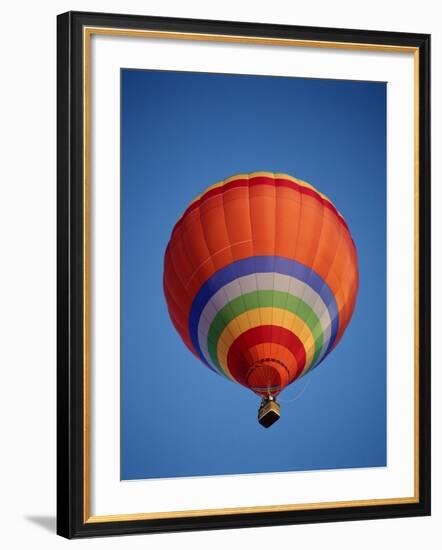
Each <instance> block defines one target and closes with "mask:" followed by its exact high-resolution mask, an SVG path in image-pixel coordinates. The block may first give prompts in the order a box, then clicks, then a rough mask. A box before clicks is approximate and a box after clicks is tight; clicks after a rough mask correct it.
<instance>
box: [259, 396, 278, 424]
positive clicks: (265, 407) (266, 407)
mask: <svg viewBox="0 0 442 550" xmlns="http://www.w3.org/2000/svg"><path fill="white" fill-rule="evenodd" d="M280 416H281V408H280V406H279V404H278V403H277V402H276V401H275V400H274V399H265V400H264V401H263V402H262V403H261V406H260V407H259V411H258V422H259V423H260V424H261V426H264V428H270V426H271V425H272V424H274V423H275V422H276V421H277V420H279V418H280Z"/></svg>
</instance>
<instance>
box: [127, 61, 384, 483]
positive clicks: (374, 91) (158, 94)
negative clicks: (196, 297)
mask: <svg viewBox="0 0 442 550" xmlns="http://www.w3.org/2000/svg"><path fill="white" fill-rule="evenodd" d="M121 90H122V100H121V117H122V129H121V140H122V169H121V465H122V466H121V477H122V479H141V478H163V477H182V476H198V475H222V474H241V473H254V472H277V471H295V470H316V469H332V468H356V467H375V466H384V465H385V464H386V362H385V361H386V85H385V84H384V83H368V82H353V81H337V80H319V79H318V80H317V79H297V78H281V77H262V76H238V75H220V74H205V73H184V72H167V71H139V70H129V69H124V70H122V72H121ZM255 171H271V172H286V173H289V174H291V175H293V176H295V177H297V178H300V179H303V180H306V181H308V182H310V183H311V184H312V185H314V186H315V187H317V188H318V189H319V190H320V191H321V192H323V193H324V194H326V195H327V196H328V197H329V198H330V199H331V200H332V201H333V202H334V204H335V205H336V206H337V208H338V209H339V210H340V212H341V213H342V214H343V215H344V217H345V219H346V221H347V223H348V225H349V227H350V230H351V232H352V235H353V238H354V240H355V243H356V246H357V249H358V255H359V269H360V289H359V295H358V300H357V304H356V309H355V313H354V316H353V320H352V321H351V323H350V325H349V327H348V329H347V331H346V333H345V335H344V337H343V339H342V340H341V342H340V344H339V345H338V346H337V347H336V348H335V350H334V351H333V352H332V353H331V354H330V355H329V356H328V357H327V358H326V359H325V361H324V362H323V363H322V364H321V366H320V367H319V368H317V369H315V370H314V371H313V372H312V373H311V374H310V375H308V376H305V377H304V378H302V379H301V380H300V381H298V382H296V383H295V384H293V385H291V386H289V387H288V388H286V390H285V391H284V392H283V393H282V394H281V399H280V402H281V413H282V416H281V420H280V421H278V422H277V423H276V424H274V425H273V426H272V427H271V428H270V429H268V430H265V429H263V428H262V427H261V426H260V425H259V424H258V422H257V419H256V415H257V409H258V405H259V399H258V398H257V397H256V396H255V395H254V394H252V393H251V392H249V391H247V390H246V389H245V388H243V387H241V386H239V385H235V384H233V383H232V382H229V381H228V380H226V379H223V378H221V377H220V376H217V375H216V374H214V373H213V372H211V371H210V370H208V369H207V368H205V367H204V366H203V365H202V363H200V362H199V361H198V360H197V359H196V358H195V357H194V356H193V355H192V354H191V353H190V352H189V351H188V350H187V348H186V347H185V346H184V344H183V343H182V342H181V339H180V337H179V335H178V334H177V333H176V332H175V329H174V328H173V326H172V323H171V322H170V320H169V317H168V313H167V307H166V303H165V299H164V296H163V290H162V274H163V257H164V251H165V248H166V245H167V242H168V239H169V236H170V232H171V230H172V227H173V225H174V223H175V222H176V220H177V219H178V218H179V216H180V215H181V214H182V212H183V211H184V209H185V208H186V206H187V205H188V204H189V202H190V201H191V200H192V199H193V198H194V197H195V196H196V195H197V194H199V193H201V191H202V190H204V188H205V187H207V186H209V185H210V184H212V183H214V182H216V181H218V180H220V179H224V178H226V177H229V176H231V175H233V174H235V173H240V172H255Z"/></svg>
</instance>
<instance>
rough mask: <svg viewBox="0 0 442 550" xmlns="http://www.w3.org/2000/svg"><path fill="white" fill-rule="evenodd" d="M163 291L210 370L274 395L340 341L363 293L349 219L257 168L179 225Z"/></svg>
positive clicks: (224, 186)
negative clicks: (346, 221) (359, 285)
mask: <svg viewBox="0 0 442 550" xmlns="http://www.w3.org/2000/svg"><path fill="white" fill-rule="evenodd" d="M163 282H164V292H165V296H166V301H167V305H168V309H169V314H170V317H171V319H172V322H173V324H174V326H175V328H176V330H177V331H178V333H179V334H180V336H181V338H182V339H183V341H184V342H185V344H186V345H187V347H188V348H189V349H190V351H191V352H192V353H194V354H195V355H196V356H197V357H198V358H199V359H200V360H201V361H202V362H203V363H204V364H205V365H206V366H207V367H208V368H210V369H211V370H213V371H214V372H216V373H218V374H219V375H221V376H224V377H226V378H228V379H230V380H232V381H234V382H237V383H239V384H242V385H243V386H245V387H247V388H249V389H251V390H252V391H253V392H255V393H257V394H258V395H261V396H276V395H278V394H279V393H280V392H281V391H282V390H283V389H284V388H285V387H286V386H287V385H288V384H291V383H292V382H294V381H295V380H296V379H297V378H299V377H300V376H302V375H304V374H306V373H307V372H308V371H309V370H311V369H312V368H314V367H316V366H317V365H318V364H319V363H320V362H321V361H322V360H323V359H324V358H325V357H326V356H327V354H329V353H330V352H331V350H332V349H333V348H334V347H335V346H336V344H337V343H338V342H339V340H340V338H341V337H342V335H343V333H344V331H345V329H346V327H347V325H348V323H349V322H350V319H351V316H352V313H353V309H354V306H355V301H356V295H357V290H358V266H357V253H356V248H355V245H354V242H353V239H352V237H351V234H350V231H349V229H348V227H347V224H346V223H345V221H344V219H343V217H342V215H341V214H340V213H339V212H338V211H337V209H336V208H335V206H334V205H333V204H332V202H331V201H330V200H329V199H328V198H327V197H325V196H324V195H323V194H321V193H320V192H319V191H317V190H316V189H314V188H313V187H312V186H311V185H309V184H308V183H306V182H303V181H301V180H298V179H295V178H293V177H291V176H289V175H287V174H273V173H269V172H257V173H253V174H241V175H237V176H233V177H231V178H229V179H226V180H224V181H221V182H218V183H216V184H215V185H213V186H211V187H209V188H208V189H206V191H204V193H202V194H201V195H200V196H198V197H197V198H196V199H195V200H194V201H193V202H192V203H191V204H190V205H189V206H188V208H187V210H186V211H185V212H184V214H183V215H182V217H181V218H180V219H179V220H178V222H177V223H176V225H175V227H174V229H173V231H172V234H171V238H170V241H169V243H168V246H167V249H166V253H165V260H164V280H163Z"/></svg>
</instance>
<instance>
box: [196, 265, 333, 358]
mask: <svg viewBox="0 0 442 550" xmlns="http://www.w3.org/2000/svg"><path fill="white" fill-rule="evenodd" d="M256 290H278V291H281V292H287V293H288V294H291V295H292V296H295V297H297V298H299V297H301V296H302V300H303V301H304V302H305V303H306V304H307V305H308V306H309V307H310V308H311V309H312V310H313V311H314V312H315V314H316V315H317V317H318V318H319V322H320V324H321V328H322V331H323V346H322V351H321V353H320V355H319V357H318V360H319V359H320V358H322V356H323V354H324V353H325V350H326V349H327V345H328V343H329V341H330V336H331V319H330V314H329V311H328V309H327V306H326V305H325V303H324V302H323V300H322V298H321V296H320V295H319V294H318V293H317V292H316V291H315V290H313V289H312V288H311V287H310V286H309V285H307V284H306V283H304V282H303V281H301V280H299V279H296V278H295V277H292V276H290V275H283V274H281V273H253V274H251V275H245V276H244V277H238V279H235V280H234V281H232V282H230V283H228V284H227V285H225V286H223V287H222V288H220V289H219V290H218V292H216V293H215V294H214V295H213V296H212V298H211V299H210V300H209V301H208V302H207V304H206V306H205V307H204V309H203V311H202V313H201V317H200V320H199V323H198V341H199V345H200V348H201V351H202V353H203V354H204V357H205V358H206V359H207V361H209V362H210V364H212V363H213V362H212V359H211V357H210V354H209V349H208V345H207V336H208V333H209V329H210V325H211V324H212V322H213V320H214V318H215V316H216V315H217V314H218V312H219V311H220V310H221V309H222V308H223V307H224V306H225V305H226V304H228V303H229V302H231V301H232V300H234V299H235V298H238V297H239V296H242V295H244V294H247V293H249V292H254V291H256Z"/></svg>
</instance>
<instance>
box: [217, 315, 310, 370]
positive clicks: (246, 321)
mask: <svg viewBox="0 0 442 550" xmlns="http://www.w3.org/2000/svg"><path fill="white" fill-rule="evenodd" d="M261 325H274V326H278V327H282V328H285V329H287V330H290V331H291V332H293V333H294V334H296V335H297V336H298V338H300V336H301V335H305V336H304V337H303V338H302V340H301V342H302V344H303V345H304V349H305V353H306V361H305V367H304V371H305V369H306V368H308V366H309V365H310V364H311V362H312V359H313V356H314V348H315V343H314V339H313V334H312V332H311V330H310V329H309V327H308V326H307V325H306V324H305V323H304V321H303V320H302V319H301V318H300V317H298V316H297V315H295V314H293V313H292V312H290V311H287V310H285V309H279V308H273V307H262V308H256V309H252V310H249V311H246V312H244V313H242V314H241V315H238V316H237V317H235V318H234V319H232V321H230V323H229V324H228V325H227V326H226V327H225V328H224V330H223V331H222V333H221V335H220V337H219V339H218V345H217V349H216V353H217V356H218V361H219V362H220V365H221V367H222V369H223V370H224V372H225V373H226V374H227V375H228V376H229V377H230V378H232V375H231V374H230V371H229V369H228V366H227V355H228V353H229V349H230V346H231V345H232V344H233V342H234V340H236V338H238V337H239V336H241V334H243V333H244V332H246V331H247V330H249V329H251V328H255V327H259V326H261Z"/></svg>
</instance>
